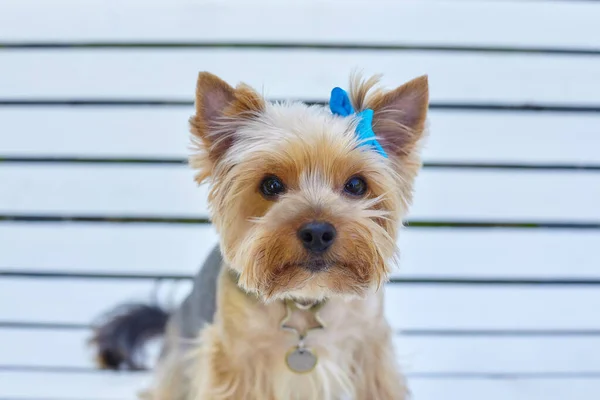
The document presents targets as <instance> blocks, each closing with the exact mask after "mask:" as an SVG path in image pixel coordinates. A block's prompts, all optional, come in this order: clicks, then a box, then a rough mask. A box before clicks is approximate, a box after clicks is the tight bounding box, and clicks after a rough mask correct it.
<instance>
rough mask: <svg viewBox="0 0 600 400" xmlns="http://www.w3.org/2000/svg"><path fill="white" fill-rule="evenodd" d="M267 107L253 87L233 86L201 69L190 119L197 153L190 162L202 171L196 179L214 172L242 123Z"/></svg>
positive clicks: (204, 177)
mask: <svg viewBox="0 0 600 400" xmlns="http://www.w3.org/2000/svg"><path fill="white" fill-rule="evenodd" d="M264 108H265V101H264V99H263V98H262V97H261V96H260V95H259V94H258V93H257V92H256V91H255V90H254V89H252V88H251V87H249V86H247V85H244V84H241V85H238V86H237V87H236V88H233V87H231V86H230V85H229V84H227V82H225V81H223V80H222V79H220V78H219V77H217V76H216V75H213V74H211V73H209V72H200V74H199V75H198V83H197V86H196V114H195V115H194V116H192V118H190V126H191V132H192V134H193V137H192V141H193V144H194V150H195V154H193V155H192V156H191V157H190V164H191V166H192V167H193V168H194V169H197V170H199V173H198V175H197V176H196V180H197V181H198V182H201V181H203V180H204V179H206V178H207V177H209V176H210V175H212V169H213V167H214V165H215V164H216V163H217V162H218V161H219V160H220V159H221V157H222V156H223V155H224V154H225V152H226V151H227V150H228V149H229V148H231V146H232V145H233V143H234V140H235V134H236V130H237V128H238V127H239V125H240V123H243V121H244V120H247V119H248V118H253V117H255V116H256V115H257V114H259V113H260V112H262V111H263V110H264Z"/></svg>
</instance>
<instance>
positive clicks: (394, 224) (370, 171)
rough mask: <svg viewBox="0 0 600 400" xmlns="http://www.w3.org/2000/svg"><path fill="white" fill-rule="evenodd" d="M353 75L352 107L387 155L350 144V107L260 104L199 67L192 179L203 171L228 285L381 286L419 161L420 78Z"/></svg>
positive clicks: (262, 289)
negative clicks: (232, 276)
mask: <svg viewBox="0 0 600 400" xmlns="http://www.w3.org/2000/svg"><path fill="white" fill-rule="evenodd" d="M376 82H377V80H376V79H371V80H369V81H367V82H360V81H358V80H354V83H353V85H352V88H351V97H352V102H353V105H354V107H355V108H356V109H357V110H359V111H360V110H362V109H364V108H371V109H373V110H374V120H373V129H374V131H375V133H376V135H377V136H378V138H379V141H380V143H381V145H382V146H383V148H384V149H385V150H386V152H387V154H388V156H389V158H385V157H384V156H382V155H381V154H380V153H378V152H376V151H374V150H373V149H372V148H370V147H367V146H364V145H360V143H359V141H358V140H357V137H356V133H355V130H356V124H357V122H358V121H357V119H356V118H355V117H340V116H334V115H332V114H331V113H330V112H329V111H328V109H326V108H324V107H319V106H307V105H304V104H302V103H288V104H269V103H267V102H265V101H264V99H262V97H261V96H260V95H258V94H257V93H256V92H255V91H254V90H252V89H251V88H249V87H247V86H245V85H240V86H238V87H237V88H235V89H234V88H232V87H230V86H229V85H228V84H226V83H225V82H223V81H222V80H220V79H219V78H217V77H216V76H214V75H211V74H208V73H201V74H200V77H199V80H198V87H197V93H196V94H197V96H196V115H195V116H193V117H192V119H191V125H192V133H193V135H194V136H193V142H194V145H195V147H196V152H195V154H194V155H192V157H191V159H190V160H191V165H192V167H193V168H195V169H197V170H198V175H197V177H196V179H197V181H198V182H202V181H204V180H205V179H206V178H210V179H211V191H210V198H209V201H210V204H211V207H212V217H213V222H214V224H215V226H216V228H217V230H218V231H219V233H220V237H221V250H222V252H223V256H224V257H225V260H226V261H227V262H228V263H229V265H230V266H231V268H234V269H235V270H236V271H237V272H238V273H239V274H240V279H239V284H240V285H241V286H242V287H243V288H244V289H246V290H248V291H251V292H256V293H258V294H259V295H260V296H262V297H263V298H264V299H265V300H270V299H277V298H288V297H292V298H297V299H310V300H316V299H323V298H325V297H330V296H347V297H350V296H361V295H364V294H365V293H366V292H367V291H368V290H370V289H372V288H376V287H378V286H379V285H381V284H382V283H383V282H384V281H385V279H386V278H387V276H388V273H389V269H390V264H391V263H392V260H393V258H394V257H395V255H396V235H397V230H398V228H399V226H400V224H401V222H400V221H401V218H402V216H403V215H404V214H405V213H406V211H407V208H408V205H409V203H410V200H411V192H412V184H413V181H414V177H415V175H416V173H417V171H418V169H419V166H420V161H419V157H418V142H419V139H420V138H421V136H422V133H423V130H424V124H425V118H426V112H427V104H428V88H427V79H426V78H425V77H422V78H417V79H415V80H413V81H411V82H409V83H407V84H406V85H404V86H401V87H399V88H398V89H396V90H394V91H391V92H387V93H386V92H382V91H371V90H370V89H371V88H372V86H373V85H374V84H375V83H376Z"/></svg>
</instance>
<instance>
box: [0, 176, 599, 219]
mask: <svg viewBox="0 0 600 400" xmlns="http://www.w3.org/2000/svg"><path fill="white" fill-rule="evenodd" d="M192 176H193V172H192V171H191V170H189V169H188V168H187V167H186V166H179V165H164V166H162V165H158V166H157V165H141V166H140V165H126V166H120V165H100V166H96V165H92V166H90V165H85V166H82V165H76V166H72V165H71V166H64V165H55V164H45V165H44V164H35V165H33V164H32V165H27V164H19V165H14V164H7V165H3V166H1V167H0V187H3V188H4V190H3V193H2V196H0V214H2V213H7V214H67V215H74V214H75V215H76V214H85V215H100V216H103V215H113V216H114V215H117V216H122V215H133V216H135V215H138V216H139V215H142V216H147V215H152V216H157V215H158V216H177V217H181V216H184V217H187V216H194V217H207V215H208V214H207V205H206V190H207V189H206V186H202V187H201V188H200V189H198V188H196V185H195V184H194V182H193V181H192ZM415 190H416V196H415V201H414V206H413V207H412V211H411V213H410V217H411V218H412V219H416V220H428V221H439V220H450V221H481V220H484V221H487V220H491V221H510V220H517V221H525V222H535V221H567V222H590V221H598V220H600V208H598V207H597V204H598V199H600V174H594V173H586V172H583V173H582V172H564V171H563V172H554V171H553V172H548V171H517V172H514V171H493V170H439V169H435V170H424V171H423V172H422V173H421V174H420V176H419V177H418V179H417V184H416V189H415Z"/></svg>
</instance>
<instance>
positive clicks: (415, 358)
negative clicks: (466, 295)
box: [0, 329, 600, 396]
mask: <svg viewBox="0 0 600 400" xmlns="http://www.w3.org/2000/svg"><path fill="white" fill-rule="evenodd" d="M91 336H92V333H91V332H90V331H84V330H81V331H79V330H45V329H41V330H31V329H5V330H0V369H1V368H2V366H5V365H6V366H15V367H63V368H94V367H95V364H94V362H93V347H91V346H89V345H88V341H89V339H90V337H91ZM394 346H395V348H396V354H397V355H398V362H399V363H400V365H401V366H402V368H403V370H404V371H406V372H407V373H413V374H419V373H465V372H470V373H479V374H485V373H491V374H494V373H496V374H500V373H513V374H516V373H521V374H524V373H577V372H579V373H584V372H594V371H598V368H599V366H600V338H596V337H577V338H572V337H567V338H564V337H563V338H560V337H545V338H540V337H443V336H441V337H418V336H397V337H395V339H394ZM150 360H151V359H149V360H148V362H151V361H150ZM150 365H151V364H150ZM1 395H2V393H1V392H0V396H1Z"/></svg>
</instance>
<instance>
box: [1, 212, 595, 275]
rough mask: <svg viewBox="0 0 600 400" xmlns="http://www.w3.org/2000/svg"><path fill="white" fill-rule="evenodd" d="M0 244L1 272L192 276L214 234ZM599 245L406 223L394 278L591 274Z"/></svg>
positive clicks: (57, 229)
mask: <svg viewBox="0 0 600 400" xmlns="http://www.w3.org/2000/svg"><path fill="white" fill-rule="evenodd" d="M0 243H2V244H3V246H2V251H1V252H0V274H1V272H2V271H7V272H24V273H27V272H32V271H36V272H41V273H50V274H51V273H53V272H61V273H74V274H117V275H119V274H125V275H136V274H138V275H178V274H180V275H192V274H194V273H195V272H196V271H197V270H198V268H199V266H200V265H201V264H202V262H203V261H204V259H205V257H206V256H207V255H208V253H209V252H210V250H211V249H212V247H213V246H214V245H215V244H216V243H217V234H216V232H215V231H214V229H213V228H212V227H210V226H190V225H167V224H157V225H147V224H143V225H136V224H127V225H121V224H116V225H113V224H108V225H103V224H86V223H80V224H64V223H48V224H28V223H5V224H0ZM597 243H600V232H598V231H594V230H587V231H585V230H584V231H582V230H568V229H566V230H544V229H502V230H494V229H453V228H445V229H419V228H407V229H404V230H403V231H401V233H400V239H399V247H400V251H401V259H400V268H399V270H396V271H394V273H393V276H394V277H398V278H411V277H429V278H436V277H437V278H439V277H450V278H458V279H460V278H483V279H485V278H491V279H493V278H499V277H504V278H512V279H528V278H529V279H530V278H541V279H544V278H546V279H569V278H571V279H574V278H580V279H585V278H596V279H597V278H600V270H599V269H598V265H600V253H599V252H598V251H597V250H596V244H597ZM31 249H35V251H31ZM49 254H51V255H52V256H51V257H49V256H48V255H49Z"/></svg>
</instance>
